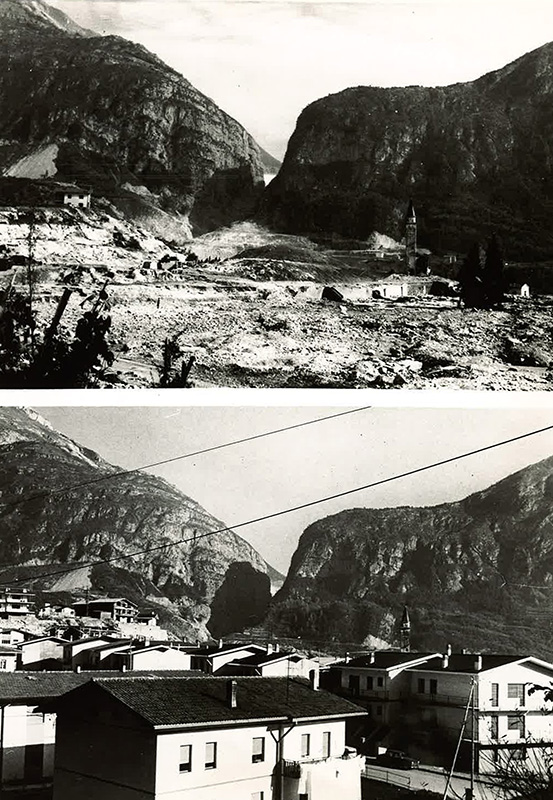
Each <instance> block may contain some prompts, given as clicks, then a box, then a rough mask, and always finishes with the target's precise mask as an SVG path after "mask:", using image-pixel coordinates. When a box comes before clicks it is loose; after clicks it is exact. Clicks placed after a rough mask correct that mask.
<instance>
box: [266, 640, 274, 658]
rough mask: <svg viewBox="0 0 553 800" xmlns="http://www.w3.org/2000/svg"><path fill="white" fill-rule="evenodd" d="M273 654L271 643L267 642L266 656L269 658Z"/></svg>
mask: <svg viewBox="0 0 553 800" xmlns="http://www.w3.org/2000/svg"><path fill="white" fill-rule="evenodd" d="M272 652H273V645H272V643H271V642H267V655H268V656H270V655H271V654H272Z"/></svg>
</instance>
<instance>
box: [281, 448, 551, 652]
mask: <svg viewBox="0 0 553 800" xmlns="http://www.w3.org/2000/svg"><path fill="white" fill-rule="evenodd" d="M552 497H553V458H549V459H547V460H545V461H543V462H540V463H539V464H535V465H533V466H531V467H528V468H526V469H524V470H522V471H520V472H518V473H516V474H514V475H511V476H509V477H508V478H506V479H504V480H502V481H500V482H499V483H497V484H495V485H494V486H492V487H490V488H489V489H487V490H485V491H482V492H479V493H477V494H473V495H471V496H469V497H467V498H466V499H465V500H462V501H460V502H457V503H449V504H444V505H440V506H435V507H431V508H411V507H405V508H388V509H370V508H356V509H351V510H347V511H343V512H341V513H339V514H335V515H333V516H330V517H326V518H325V519H321V520H319V521H317V522H315V523H314V524H312V525H310V526H309V527H308V528H307V529H306V530H305V532H304V533H303V535H302V537H301V540H300V542H299V545H298V548H297V551H296V553H295V554H294V557H293V560H292V564H291V567H290V571H289V573H288V576H287V578H286V581H285V584H284V586H283V588H282V590H281V591H280V592H279V593H278V594H277V596H276V598H275V605H274V607H273V609H272V611H271V619H272V622H273V625H274V626H275V627H276V629H277V630H286V628H287V627H288V628H290V627H291V626H292V625H293V626H294V628H295V630H296V631H297V633H300V632H301V633H303V634H304V635H308V636H312V637H315V638H321V637H327V638H329V639H330V638H335V639H337V640H338V641H344V640H349V641H357V642H362V641H363V640H365V639H366V638H367V637H368V636H369V635H371V634H372V635H374V636H379V637H381V638H383V639H385V640H387V641H391V642H396V643H397V641H398V630H397V620H398V618H399V617H400V616H401V609H402V607H403V605H404V604H407V605H408V606H409V607H410V610H411V619H412V627H413V645H414V646H415V647H419V648H430V649H433V648H440V647H441V648H443V647H444V646H445V644H446V643H447V642H450V643H451V644H452V645H453V646H454V647H457V648H462V647H469V648H478V649H483V650H487V651H493V650H496V651H499V652H513V651H517V650H521V651H533V652H534V653H535V654H541V655H543V656H547V657H549V658H550V657H551V656H552V655H553V645H552V633H553V622H552V614H551V612H552V610H553V512H552V504H551V500H552ZM297 633H296V635H297Z"/></svg>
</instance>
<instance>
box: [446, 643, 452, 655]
mask: <svg viewBox="0 0 553 800" xmlns="http://www.w3.org/2000/svg"><path fill="white" fill-rule="evenodd" d="M446 652H447V654H448V656H450V655H451V645H450V644H448V646H447V650H446Z"/></svg>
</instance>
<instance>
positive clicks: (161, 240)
mask: <svg viewBox="0 0 553 800" xmlns="http://www.w3.org/2000/svg"><path fill="white" fill-rule="evenodd" d="M551 31H553V9H552V8H551V6H550V5H548V4H547V3H545V2H543V1H542V2H535V0H529V2H526V1H525V2H521V0H513V1H512V2H507V3H505V2H498V0H485V2H480V1H479V2H475V1H471V0H463V2H461V0H440V2H437V0H434V1H433V2H429V1H427V0H404V2H397V1H396V0H384V1H381V2H376V1H375V2H371V1H370V0H350V1H349V2H337V1H336V2H335V0H320V1H319V2H303V0H50V2H46V0H0V44H1V48H0V50H1V63H2V70H1V73H0V74H1V78H0V98H1V103H2V114H1V115H0V291H1V295H0V313H1V317H0V356H1V358H0V387H1V388H5V389H10V388H113V387H143V388H161V387H177V388H186V387H198V388H210V387H252V388H273V387H277V388H320V387H322V388H325V387H326V388H337V389H340V388H350V389H355V388H364V387H369V388H373V389H394V390H397V389H401V388H403V387H405V388H410V389H471V390H508V391H513V390H515V391H517V390H518V391H521V390H524V391H532V390H548V389H550V387H551V379H552V373H551V370H550V366H551V360H552V338H551V335H552V334H551V331H552V329H553V325H552V323H553V312H552V306H551V294H552V292H553V279H552V277H551V275H552V271H553V236H552V234H551V209H552V207H553V188H552V186H553V181H552V178H553V166H552V152H551V140H552V132H553V121H552V118H551V112H550V108H551V100H552V96H553V88H552V80H551V75H552V63H553V45H552V44H551V42H550V41H549V39H550V38H551V36H553V34H552V33H550V32H551Z"/></svg>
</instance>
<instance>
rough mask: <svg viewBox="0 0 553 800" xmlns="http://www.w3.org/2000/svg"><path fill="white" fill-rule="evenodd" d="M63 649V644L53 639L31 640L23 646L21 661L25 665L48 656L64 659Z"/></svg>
mask: <svg viewBox="0 0 553 800" xmlns="http://www.w3.org/2000/svg"><path fill="white" fill-rule="evenodd" d="M63 649H64V645H63V644H61V643H60V642H55V641H52V640H51V639H44V640H42V641H40V640H37V641H36V642H33V641H31V642H29V643H28V644H25V645H24V646H23V647H22V648H21V663H22V664H23V665H24V666H25V665H27V664H33V663H35V662H36V661H42V660H44V659H46V658H57V659H59V660H60V661H63Z"/></svg>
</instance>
